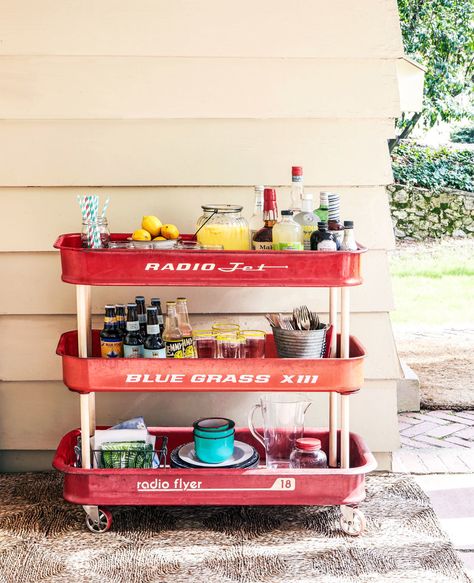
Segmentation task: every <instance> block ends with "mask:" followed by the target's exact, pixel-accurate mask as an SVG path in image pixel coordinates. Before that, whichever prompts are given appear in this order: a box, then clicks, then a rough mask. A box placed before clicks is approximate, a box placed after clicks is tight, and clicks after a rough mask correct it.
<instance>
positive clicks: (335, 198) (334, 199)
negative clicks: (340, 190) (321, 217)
mask: <svg viewBox="0 0 474 583" xmlns="http://www.w3.org/2000/svg"><path fill="white" fill-rule="evenodd" d="M328 210H329V213H328V214H329V220H330V221H340V220H341V196H340V195H339V194H337V192H329V193H328Z"/></svg>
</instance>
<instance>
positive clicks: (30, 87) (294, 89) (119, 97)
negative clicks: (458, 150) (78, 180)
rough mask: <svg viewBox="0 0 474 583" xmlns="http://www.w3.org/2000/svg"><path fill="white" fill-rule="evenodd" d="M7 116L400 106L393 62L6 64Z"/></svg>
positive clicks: (251, 114)
mask: <svg viewBox="0 0 474 583" xmlns="http://www.w3.org/2000/svg"><path fill="white" fill-rule="evenodd" d="M86 88H90V90H88V89H86ZM348 94H350V96H351V98H350V99H347V95H348ZM0 111H1V112H2V118H4V119H96V118H97V119H130V118H132V119H146V118H150V119H155V118H183V117H184V118H202V117H204V118H274V117H276V118H280V117H283V118H292V117H298V118H307V117H312V118H319V117H323V118H324V117H335V118H364V117H375V118H377V117H397V116H399V114H400V107H399V94H398V83H397V74H396V64H395V62H394V61H391V60H383V59H366V60H354V59H344V60H334V59H325V60H321V59H292V60H289V59H242V58H238V59H223V58H217V59H216V58H212V59H210V58H207V59H204V58H161V57H155V58H153V57H3V58H0Z"/></svg>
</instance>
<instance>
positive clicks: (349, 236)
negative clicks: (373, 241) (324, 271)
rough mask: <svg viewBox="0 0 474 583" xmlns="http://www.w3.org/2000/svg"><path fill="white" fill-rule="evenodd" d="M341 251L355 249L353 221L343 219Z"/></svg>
mask: <svg viewBox="0 0 474 583" xmlns="http://www.w3.org/2000/svg"><path fill="white" fill-rule="evenodd" d="M341 251H357V243H356V240H355V237H354V221H344V239H343V241H342V243H341Z"/></svg>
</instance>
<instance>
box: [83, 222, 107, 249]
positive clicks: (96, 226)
mask: <svg viewBox="0 0 474 583" xmlns="http://www.w3.org/2000/svg"><path fill="white" fill-rule="evenodd" d="M109 241H110V231H109V223H108V222H107V219H106V218H105V217H104V218H102V217H96V218H95V219H83V221H82V231H81V243H82V246H83V247H87V248H89V249H91V248H92V249H101V248H103V247H108V246H109Z"/></svg>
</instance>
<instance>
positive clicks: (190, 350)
mask: <svg viewBox="0 0 474 583" xmlns="http://www.w3.org/2000/svg"><path fill="white" fill-rule="evenodd" d="M176 315H177V317H178V327H179V331H180V332H181V334H182V335H183V355H184V358H195V357H196V354H195V351H194V341H193V329H192V328H191V323H190V321H189V314H188V306H187V302H186V298H177V300H176Z"/></svg>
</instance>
